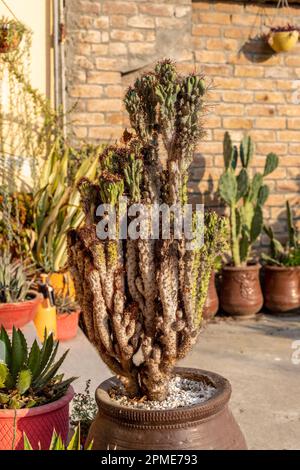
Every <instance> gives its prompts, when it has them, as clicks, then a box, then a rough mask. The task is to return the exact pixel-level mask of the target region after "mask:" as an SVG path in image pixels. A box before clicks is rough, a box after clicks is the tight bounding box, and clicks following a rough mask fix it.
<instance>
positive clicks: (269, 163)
mask: <svg viewBox="0 0 300 470" xmlns="http://www.w3.org/2000/svg"><path fill="white" fill-rule="evenodd" d="M278 163H279V159H278V156H277V155H276V154H275V153H273V152H271V153H269V154H268V155H267V159H266V163H265V169H264V176H268V175H269V174H270V173H272V172H273V171H274V170H276V168H277V167H278Z"/></svg>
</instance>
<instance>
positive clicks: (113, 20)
mask: <svg viewBox="0 0 300 470" xmlns="http://www.w3.org/2000/svg"><path fill="white" fill-rule="evenodd" d="M110 24H111V26H112V27H113V28H125V27H126V26H127V16H125V15H111V16H110Z"/></svg>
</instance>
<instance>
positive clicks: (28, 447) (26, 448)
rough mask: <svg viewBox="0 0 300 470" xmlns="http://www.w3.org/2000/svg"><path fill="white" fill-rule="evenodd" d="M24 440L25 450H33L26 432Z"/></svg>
mask: <svg viewBox="0 0 300 470" xmlns="http://www.w3.org/2000/svg"><path fill="white" fill-rule="evenodd" d="M23 441H24V450H33V448H32V447H31V444H30V442H29V439H28V437H27V436H26V433H25V432H24V433H23Z"/></svg>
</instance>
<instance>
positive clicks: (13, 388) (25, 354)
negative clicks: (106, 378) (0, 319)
mask: <svg viewBox="0 0 300 470" xmlns="http://www.w3.org/2000/svg"><path fill="white" fill-rule="evenodd" d="M57 349H58V343H54V341H53V335H49V336H48V337H47V338H45V341H44V344H43V346H42V347H41V348H40V347H39V346H38V343H37V341H34V343H33V344H32V346H31V349H30V350H28V347H27V343H26V340H25V337H24V335H23V333H22V332H21V330H16V329H15V328H14V329H13V332H12V339H11V340H10V339H9V337H8V334H7V332H6V330H5V329H4V328H3V327H2V328H1V332H0V450H12V449H22V448H23V433H25V434H26V435H27V437H28V439H29V440H30V442H31V444H32V446H33V447H34V448H35V449H37V448H38V447H39V443H40V446H41V448H42V449H44V450H45V449H48V448H49V445H50V442H51V437H52V433H53V429H55V430H56V432H57V433H58V434H59V435H60V436H61V438H62V440H63V441H64V442H65V441H66V439H67V435H68V430H69V411H68V410H69V402H70V401H71V399H72V397H73V389H72V387H71V386H70V384H71V383H72V382H73V380H74V378H70V379H66V380H63V374H57V372H58V370H59V368H60V366H61V364H62V363H63V361H64V359H65V357H66V355H67V352H66V353H64V354H63V355H62V356H61V357H60V359H58V360H57V361H56V362H55V357H56V354H57Z"/></svg>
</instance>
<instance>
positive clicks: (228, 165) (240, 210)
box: [219, 132, 278, 266]
mask: <svg viewBox="0 0 300 470" xmlns="http://www.w3.org/2000/svg"><path fill="white" fill-rule="evenodd" d="M253 151H254V147H253V142H252V139H251V138H250V137H245V138H244V139H243V140H242V142H241V144H240V148H239V149H238V148H237V146H235V145H233V144H232V140H231V137H230V134H229V133H228V132H226V133H225V135H224V142H223V156H224V166H225V171H224V173H223V174H222V176H221V178H220V183H219V192H220V196H221V198H222V199H223V201H224V202H225V204H227V206H228V207H229V209H230V232H231V253H232V261H233V264H234V265H235V266H240V265H244V264H246V263H247V261H248V260H249V257H250V255H251V247H252V245H253V243H255V241H256V240H257V238H258V237H259V235H260V234H261V232H262V229H263V211H262V208H263V205H264V204H265V202H266V200H267V199H268V196H269V187H268V186H267V185H266V184H264V178H265V177H266V176H268V175H269V174H270V173H272V172H273V171H274V170H275V169H276V168H277V166H278V157H277V155H275V153H269V154H268V155H267V157H266V162H265V167H264V171H263V173H259V172H257V173H255V174H254V176H253V178H251V177H250V163H251V160H252V157H253ZM239 163H241V169H240V170H239V171H238V172H237V168H238V164H239Z"/></svg>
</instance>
